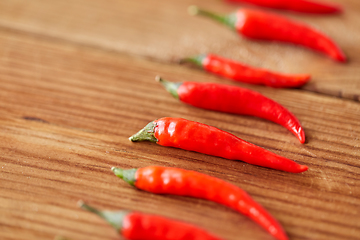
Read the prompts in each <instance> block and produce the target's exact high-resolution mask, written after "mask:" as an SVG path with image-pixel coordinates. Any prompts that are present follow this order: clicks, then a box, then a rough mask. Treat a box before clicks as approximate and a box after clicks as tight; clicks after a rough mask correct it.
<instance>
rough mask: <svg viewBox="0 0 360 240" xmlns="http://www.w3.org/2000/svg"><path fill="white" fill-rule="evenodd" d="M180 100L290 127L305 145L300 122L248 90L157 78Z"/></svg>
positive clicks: (284, 110) (275, 104)
mask: <svg viewBox="0 0 360 240" xmlns="http://www.w3.org/2000/svg"><path fill="white" fill-rule="evenodd" d="M156 80H157V81H159V82H160V83H161V84H162V85H163V86H164V87H165V88H166V90H167V91H169V92H170V93H171V94H172V95H173V96H174V97H175V98H176V99H179V100H180V101H182V102H184V103H187V104H190V105H192V106H194V107H198V108H203V109H209V110H213V111H219V112H226V113H235V114H243V115H250V116H255V117H260V118H263V119H267V120H270V121H272V122H275V123H277V124H280V125H282V126H284V127H286V128H287V129H288V130H289V131H291V132H292V133H293V134H294V135H295V136H296V137H297V138H298V139H299V141H300V142H301V143H305V132H304V129H303V128H302V126H301V124H300V122H299V120H298V119H297V118H296V117H295V116H294V115H293V114H292V113H291V112H290V111H289V110H287V109H286V108H284V107H283V106H281V105H280V104H279V103H277V102H275V101H273V100H271V99H269V98H267V97H265V96H263V95H261V94H260V93H258V92H254V91H251V90H249V89H246V88H240V87H235V86H229V85H223V84H217V83H199V82H183V83H182V82H177V83H172V82H167V81H165V80H163V79H161V78H160V77H159V76H157V77H156Z"/></svg>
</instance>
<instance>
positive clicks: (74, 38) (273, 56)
mask: <svg viewBox="0 0 360 240" xmlns="http://www.w3.org/2000/svg"><path fill="white" fill-rule="evenodd" d="M333 2H335V3H336V2H339V3H341V5H343V6H344V9H345V14H342V15H338V16H313V15H302V14H294V13H286V12H285V13H284V12H278V13H279V14H284V15H286V16H289V17H290V18H293V19H295V20H299V21H302V22H305V23H307V24H309V25H311V26H313V27H315V28H317V29H319V30H321V31H322V32H324V33H325V34H327V35H329V36H330V37H331V38H333V39H334V40H335V41H336V42H337V43H338V44H339V45H340V46H341V48H342V49H343V50H344V52H345V53H346V55H347V56H348V58H349V63H347V64H339V63H336V62H333V61H331V60H330V59H328V58H327V57H325V56H323V55H320V54H318V53H315V52H313V51H310V50H307V49H305V48H301V47H296V46H291V45H285V44H278V43H269V42H261V41H249V40H247V39H245V38H242V37H239V36H237V35H236V34H235V33H233V32H231V31H229V30H228V29H226V28H225V27H223V26H220V25H219V24H216V23H213V22H211V21H210V20H208V19H202V18H200V17H191V16H189V15H188V14H187V12H186V9H187V7H188V6H189V5H191V4H196V5H199V6H202V7H204V8H205V7H206V8H208V9H210V10H213V11H217V12H219V13H228V12H231V11H234V10H235V9H237V8H238V7H239V6H234V5H228V4H224V3H222V2H221V1H217V0H213V1H205V0H183V1H175V2H174V1H166V0H158V1H151V2H150V1H126V0H109V1H106V2H104V1H102V0H92V1H88V0H52V1H47V0H32V1H24V0H3V1H1V2H0V27H2V28H11V29H17V30H20V31H25V32H29V33H33V34H38V35H44V36H48V37H52V38H57V39H61V40H66V41H71V42H75V43H79V44H82V45H90V46H96V47H100V48H103V49H106V50H110V51H118V52H125V53H131V54H135V55H139V56H143V57H147V58H150V59H156V60H158V61H165V62H173V61H175V60H176V59H179V58H182V57H186V56H191V55H196V54H199V53H208V52H212V53H216V54H219V55H222V56H224V57H228V58H232V59H235V60H239V61H242V62H244V63H247V64H250V65H254V66H256V67H264V68H268V69H271V70H274V71H281V72H285V73H310V74H312V76H313V79H312V81H311V82H310V83H309V84H307V85H306V86H304V87H303V89H304V90H308V91H312V92H317V93H322V94H326V95H331V96H337V97H341V98H347V99H351V100H356V101H359V100H360V97H359V96H360V77H359V76H360V75H359V67H360V61H359V58H358V56H359V55H360V48H359V44H358V43H359V42H360V15H359V11H360V5H359V2H358V1H357V0H342V1H340V0H337V1H336V0H333ZM245 6H246V7H252V6H247V5H245Z"/></svg>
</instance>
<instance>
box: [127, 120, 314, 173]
mask: <svg viewBox="0 0 360 240" xmlns="http://www.w3.org/2000/svg"><path fill="white" fill-rule="evenodd" d="M129 139H130V140H131V141H133V142H137V141H151V142H156V143H157V144H159V145H161V146H167V147H175V148H181V149H185V150H189V151H194V152H199V153H204V154H207V155H212V156H217V157H222V158H226V159H230V160H241V161H244V162H247V163H250V164H254V165H258V166H262V167H267V168H273V169H277V170H282V171H286V172H292V173H300V172H304V171H306V170H307V169H308V167H307V166H305V165H300V164H298V163H296V162H294V161H292V160H290V159H288V158H285V157H282V156H279V155H276V154H275V153H272V152H270V151H267V150H265V149H263V148H261V147H258V146H256V145H254V144H251V143H249V142H246V141H244V140H242V139H240V138H238V137H236V136H234V135H232V134H230V133H228V132H225V131H222V130H220V129H218V128H215V127H212V126H209V125H205V124H202V123H198V122H193V121H189V120H186V119H183V118H169V117H167V118H160V119H158V120H155V121H153V122H150V123H149V124H148V125H146V126H145V127H144V128H143V129H142V130H140V131H139V132H138V133H136V134H134V135H133V136H131V137H130V138H129Z"/></svg>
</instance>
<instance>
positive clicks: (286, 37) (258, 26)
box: [189, 6, 346, 62]
mask: <svg viewBox="0 0 360 240" xmlns="http://www.w3.org/2000/svg"><path fill="white" fill-rule="evenodd" d="M189 12H190V13H191V14H195V15H196V14H198V15H202V16H206V17H210V18H212V19H214V20H216V21H219V22H221V23H223V24H225V25H227V26H228V27H230V28H231V29H233V30H235V31H237V32H238V33H239V34H241V35H242V36H245V37H247V38H250V39H255V40H267V41H279V42H286V43H292V44H296V45H302V46H304V47H308V48H311V49H313V50H316V51H319V52H322V53H324V54H326V55H328V56H329V57H330V58H332V59H334V60H336V61H339V62H345V61H346V57H345V55H344V53H343V52H342V50H341V49H340V48H339V47H338V46H337V45H336V44H335V43H334V42H333V41H332V40H331V39H330V38H329V37H328V36H326V35H325V34H323V33H321V32H319V31H317V30H316V29H314V28H311V27H309V26H307V25H304V24H301V23H298V22H295V21H292V20H290V19H288V18H286V17H283V16H280V15H276V14H272V13H268V12H265V11H261V10H253V9H239V10H238V11H236V12H235V13H234V14H230V15H226V16H221V15H217V14H214V13H212V12H208V11H206V10H202V9H199V8H197V7H195V6H191V7H190V8H189Z"/></svg>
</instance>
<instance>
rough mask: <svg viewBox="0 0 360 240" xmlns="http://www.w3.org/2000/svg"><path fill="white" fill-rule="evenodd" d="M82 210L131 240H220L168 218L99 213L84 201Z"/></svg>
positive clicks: (120, 212) (129, 213)
mask: <svg viewBox="0 0 360 240" xmlns="http://www.w3.org/2000/svg"><path fill="white" fill-rule="evenodd" d="M79 205H80V207H81V208H83V209H85V210H87V211H90V212H93V213H95V214H97V215H98V216H100V217H101V218H103V219H105V220H106V221H107V222H108V223H109V224H110V225H111V226H112V227H113V228H115V230H116V231H117V232H118V233H120V234H121V235H123V236H124V237H126V239H130V240H145V239H151V240H220V238H217V237H215V236H213V235H211V234H209V233H208V232H206V231H205V230H203V229H200V228H198V227H195V226H193V225H191V224H188V223H184V222H179V221H175V220H171V219H168V218H164V217H160V216H156V215H148V214H144V213H140V212H130V211H118V212H110V211H99V210H97V209H95V208H93V207H91V206H89V205H87V204H85V203H83V202H82V201H80V202H79Z"/></svg>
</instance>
